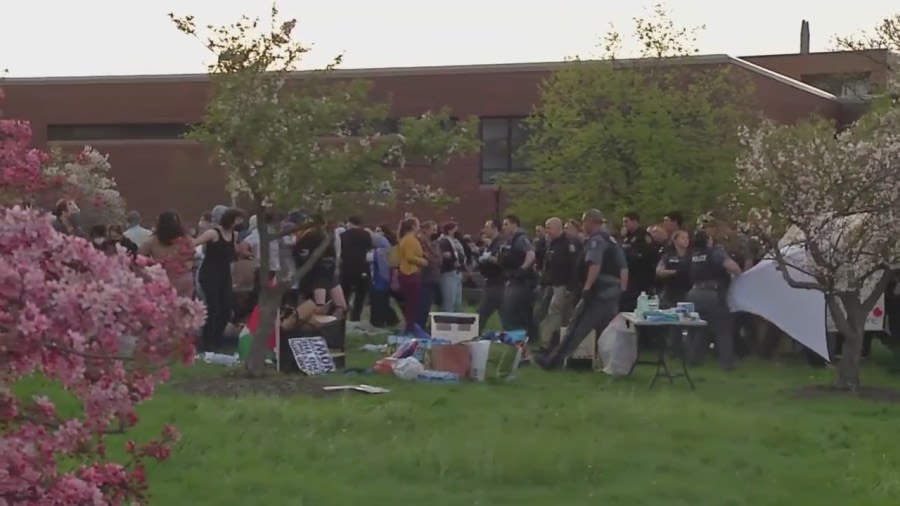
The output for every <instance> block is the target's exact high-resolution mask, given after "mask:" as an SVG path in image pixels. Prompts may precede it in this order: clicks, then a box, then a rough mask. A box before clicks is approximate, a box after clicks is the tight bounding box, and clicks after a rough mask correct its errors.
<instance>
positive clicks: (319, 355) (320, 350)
mask: <svg viewBox="0 0 900 506" xmlns="http://www.w3.org/2000/svg"><path fill="white" fill-rule="evenodd" d="M288 346H290V348H291V353H293V355H294V362H296V363H297V368H298V369H300V372H302V373H303V374H306V375H308V376H314V375H317V374H328V373H331V372H334V371H336V370H337V367H336V366H335V364H334V359H333V358H332V357H331V353H330V352H329V351H328V344H327V343H326V342H325V338H322V337H295V338H292V339H288Z"/></svg>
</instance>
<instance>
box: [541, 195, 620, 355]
mask: <svg viewBox="0 0 900 506" xmlns="http://www.w3.org/2000/svg"><path fill="white" fill-rule="evenodd" d="M582 222H583V225H584V230H585V232H587V233H588V234H590V235H589V237H588V239H587V241H586V242H585V245H584V256H583V257H582V258H581V259H580V262H579V264H580V265H579V269H578V270H579V273H580V276H581V279H582V286H581V301H580V302H579V303H578V305H577V306H576V307H575V311H574V314H573V315H572V321H571V322H570V324H569V326H568V328H567V329H566V334H565V335H564V336H563V338H562V340H561V341H560V343H559V345H558V346H556V347H555V348H554V349H553V350H551V351H550V352H549V353H548V354H546V355H544V356H542V357H540V358H538V359H537V363H538V365H540V366H541V367H543V368H544V369H556V368H559V367H562V365H563V364H564V363H565V361H566V359H567V358H568V357H569V355H571V354H572V352H573V351H575V350H576V349H577V348H578V345H579V344H581V341H582V340H584V338H585V337H587V335H588V334H590V333H591V331H592V330H594V331H597V333H598V334H599V333H600V332H602V331H603V330H604V329H605V328H606V327H607V326H608V325H609V323H610V322H611V321H612V320H613V318H615V317H616V315H617V314H618V313H619V296H620V295H621V293H622V291H623V290H624V289H625V288H627V286H628V263H627V262H626V260H625V253H624V251H623V250H622V247H621V246H620V245H619V244H618V243H616V241H615V239H613V238H612V237H610V235H609V233H607V232H606V230H605V229H604V227H603V214H601V213H600V211H598V210H596V209H591V210H589V211H587V212H585V213H584V217H583V218H582Z"/></svg>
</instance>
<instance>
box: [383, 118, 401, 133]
mask: <svg viewBox="0 0 900 506" xmlns="http://www.w3.org/2000/svg"><path fill="white" fill-rule="evenodd" d="M378 133H380V134H382V135H389V134H396V133H400V120H398V119H395V118H388V119H386V120H384V121H382V122H381V126H380V127H379V128H378Z"/></svg>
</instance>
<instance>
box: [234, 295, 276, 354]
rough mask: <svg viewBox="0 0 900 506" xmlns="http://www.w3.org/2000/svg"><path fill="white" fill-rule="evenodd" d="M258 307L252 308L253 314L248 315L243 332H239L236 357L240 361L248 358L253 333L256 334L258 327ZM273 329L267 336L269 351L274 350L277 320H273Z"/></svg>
mask: <svg viewBox="0 0 900 506" xmlns="http://www.w3.org/2000/svg"><path fill="white" fill-rule="evenodd" d="M259 314H260V311H259V306H256V307H255V308H253V312H252V313H250V318H248V319H247V324H246V325H244V328H243V330H241V334H240V335H239V336H238V356H239V357H240V359H241V360H246V359H247V357H248V356H250V346H251V345H252V344H253V333H254V332H256V329H257V327H259ZM275 322H276V325H275V328H273V329H272V332H271V333H270V334H269V350H274V349H275V343H276V340H277V339H278V325H277V322H278V318H277V317H276V318H275Z"/></svg>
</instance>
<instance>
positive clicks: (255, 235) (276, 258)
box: [242, 215, 281, 305]
mask: <svg viewBox="0 0 900 506" xmlns="http://www.w3.org/2000/svg"><path fill="white" fill-rule="evenodd" d="M264 218H265V219H264V220H262V221H263V222H262V223H257V226H256V227H254V228H253V231H252V232H250V235H248V236H247V237H245V238H244V240H243V241H242V242H243V243H244V244H246V245H247V246H249V247H250V249H251V251H253V262H254V264H255V265H256V270H255V271H254V274H253V293H252V295H251V299H253V300H254V301H255V300H256V299H257V298H258V297H259V290H260V284H259V268H260V256H261V255H260V249H261V248H260V240H259V227H260V226H265V227H267V228H266V229H267V230H268V231H269V236H270V237H273V238H272V239H270V240H269V268H268V269H269V273H268V276H267V278H266V279H269V280H272V279H275V278H276V277H277V276H278V273H279V272H281V250H280V241H279V240H278V237H276V236H277V235H278V234H279V232H278V229H277V227H276V226H275V225H273V224H272V216H271V215H270V216H265V217H264ZM251 219H252V218H251ZM253 221H256V220H253ZM254 305H255V304H254Z"/></svg>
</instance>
